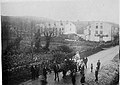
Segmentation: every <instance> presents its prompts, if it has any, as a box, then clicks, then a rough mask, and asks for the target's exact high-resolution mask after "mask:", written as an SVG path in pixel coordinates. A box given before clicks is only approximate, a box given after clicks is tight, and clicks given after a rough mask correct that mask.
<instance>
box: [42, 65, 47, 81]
mask: <svg viewBox="0 0 120 85" xmlns="http://www.w3.org/2000/svg"><path fill="white" fill-rule="evenodd" d="M43 76H44V78H45V80H46V79H47V70H46V67H44V68H43Z"/></svg>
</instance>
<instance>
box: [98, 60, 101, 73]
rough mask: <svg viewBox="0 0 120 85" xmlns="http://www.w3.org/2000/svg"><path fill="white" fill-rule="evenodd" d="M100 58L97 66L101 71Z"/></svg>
mask: <svg viewBox="0 0 120 85" xmlns="http://www.w3.org/2000/svg"><path fill="white" fill-rule="evenodd" d="M100 64H101V63H100V60H98V62H97V68H98V71H99V69H100Z"/></svg>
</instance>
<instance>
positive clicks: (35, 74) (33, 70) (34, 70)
mask: <svg viewBox="0 0 120 85" xmlns="http://www.w3.org/2000/svg"><path fill="white" fill-rule="evenodd" d="M31 74H32V79H33V80H35V79H37V78H38V77H39V67H38V66H37V65H32V66H31Z"/></svg>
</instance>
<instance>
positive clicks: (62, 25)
mask: <svg viewBox="0 0 120 85" xmlns="http://www.w3.org/2000/svg"><path fill="white" fill-rule="evenodd" d="M35 27H36V30H37V29H40V32H41V33H42V35H41V36H44V34H43V32H44V31H45V30H46V31H50V30H51V31H53V34H54V36H61V35H63V34H65V35H68V34H76V26H75V25H74V24H73V23H72V22H68V21H55V22H46V23H41V24H36V26H35Z"/></svg>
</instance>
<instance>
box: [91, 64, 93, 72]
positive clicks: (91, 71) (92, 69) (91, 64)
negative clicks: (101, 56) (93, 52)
mask: <svg viewBox="0 0 120 85" xmlns="http://www.w3.org/2000/svg"><path fill="white" fill-rule="evenodd" d="M91 72H93V64H92V63H91Z"/></svg>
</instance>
